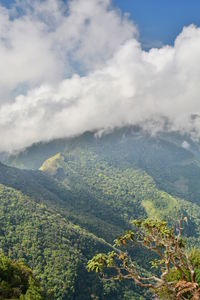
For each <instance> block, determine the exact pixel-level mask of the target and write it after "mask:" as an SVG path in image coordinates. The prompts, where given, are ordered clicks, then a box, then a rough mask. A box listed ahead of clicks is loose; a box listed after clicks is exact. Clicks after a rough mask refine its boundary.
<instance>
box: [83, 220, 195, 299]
mask: <svg viewBox="0 0 200 300" xmlns="http://www.w3.org/2000/svg"><path fill="white" fill-rule="evenodd" d="M186 221H187V219H186V218H185V219H179V220H178V225H177V227H176V230H177V231H178V233H177V234H175V232H174V229H170V228H168V226H167V223H166V222H165V221H158V220H151V219H145V220H134V221H132V225H133V230H130V231H128V232H126V233H125V234H124V235H122V236H120V237H118V238H117V239H116V240H115V241H114V251H112V252H109V253H107V254H102V253H100V254H97V255H96V256H94V257H93V258H92V259H91V260H90V261H89V262H88V270H89V271H95V272H100V273H101V274H102V275H103V276H104V277H105V278H109V279H113V280H122V279H130V280H133V281H134V282H135V283H136V284H137V285H139V286H141V287H144V288H148V289H150V290H151V292H152V293H154V294H155V295H157V297H159V299H165V300H166V299H180V300H181V299H193V300H197V299H200V285H199V284H200V250H197V249H195V250H193V252H192V253H190V254H188V253H187V251H186V249H185V243H184V241H183V239H182V237H181V233H182V231H183V229H184V225H185V222H186ZM128 243H133V244H134V245H139V246H142V247H144V248H146V249H148V250H149V251H151V252H153V253H155V257H156V259H155V260H153V261H151V264H152V267H153V268H154V269H158V270H157V271H155V272H154V274H153V275H151V276H144V275H143V272H141V271H140V270H141V268H138V265H137V264H136V263H135V262H134V261H133V260H132V259H131V257H130V256H129V255H128V253H127V251H122V250H120V249H122V248H121V247H124V246H127V244H128ZM107 269H111V270H112V271H111V272H110V274H111V275H108V274H107V272H106V270H107Z"/></svg>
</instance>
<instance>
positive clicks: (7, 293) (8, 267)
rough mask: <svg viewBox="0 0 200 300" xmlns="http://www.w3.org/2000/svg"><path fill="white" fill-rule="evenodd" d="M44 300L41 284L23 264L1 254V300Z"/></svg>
mask: <svg viewBox="0 0 200 300" xmlns="http://www.w3.org/2000/svg"><path fill="white" fill-rule="evenodd" d="M13 298H14V299H20V300H43V299H46V297H45V296H44V295H43V293H42V290H41V288H40V286H39V283H38V282H37V281H36V279H35V278H34V276H33V274H32V271H31V270H30V269H29V268H28V267H26V266H25V265H24V264H23V263H22V262H21V263H20V262H16V261H11V260H10V259H8V258H7V257H6V256H4V255H3V254H0V299H2V300H3V299H13Z"/></svg>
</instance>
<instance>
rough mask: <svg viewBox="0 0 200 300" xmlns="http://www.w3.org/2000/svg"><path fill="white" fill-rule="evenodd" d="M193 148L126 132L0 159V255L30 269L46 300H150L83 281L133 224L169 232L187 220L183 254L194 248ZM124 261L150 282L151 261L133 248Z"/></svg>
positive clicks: (123, 286) (197, 239)
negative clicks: (161, 224)
mask: <svg viewBox="0 0 200 300" xmlns="http://www.w3.org/2000/svg"><path fill="white" fill-rule="evenodd" d="M185 140H187V142H188V144H189V143H190V148H188V149H185V148H184V147H183V146H182V144H183V141H185ZM198 147H199V146H198V144H197V143H196V144H195V143H194V142H192V141H190V140H189V138H188V137H181V136H180V135H178V134H177V133H176V134H170V135H167V134H166V135H164V134H163V135H160V136H157V137H151V136H148V135H146V134H145V133H143V132H140V131H139V130H138V129H137V128H124V129H120V130H116V131H115V132H113V133H111V134H108V135H103V136H102V137H101V138H98V137H95V136H94V135H93V134H92V133H87V134H85V135H83V136H81V137H78V138H74V139H70V140H58V141H53V142H50V143H47V144H38V145H34V146H32V147H31V148H29V149H27V150H26V151H24V152H21V153H19V154H17V155H12V156H8V155H5V154H4V155H2V161H3V162H4V164H0V249H1V252H2V254H4V255H5V256H6V257H8V258H9V259H12V260H17V261H19V263H25V264H26V265H27V266H28V267H29V268H31V269H32V271H33V276H34V278H35V280H39V282H40V286H41V289H42V290H44V291H45V293H46V294H45V297H46V298H47V299H58V300H65V299H66V300H67V299H74V300H78V299H83V300H84V299H85V300H89V299H99V300H101V299H102V300H103V299H105V300H107V299H109V300H112V299H113V300H114V299H115V300H117V299H120V300H121V299H123V300H131V299H142V298H141V297H143V298H144V299H151V295H149V294H148V292H144V290H143V289H141V288H138V287H137V286H136V285H134V284H133V283H132V282H126V281H125V282H117V283H116V282H112V281H111V282H110V281H106V280H104V279H103V278H100V277H99V276H97V275H96V274H93V273H88V270H87V263H88V260H90V259H91V258H92V257H93V256H94V255H95V254H96V253H99V252H108V251H112V249H113V246H112V241H113V240H114V239H115V238H116V236H118V235H120V234H121V233H122V232H123V231H125V230H128V229H130V226H131V225H130V222H131V220H132V219H136V218H147V217H149V218H152V217H153V218H157V219H165V220H166V221H167V222H168V224H170V225H172V226H173V224H174V220H175V219H176V217H177V213H178V212H181V213H182V214H183V215H184V217H187V220H188V224H187V226H186V227H185V230H184V232H183V235H184V238H185V239H186V240H187V245H188V247H189V248H192V247H193V246H195V247H198V245H199V244H200V224H199V223H200V206H199V196H198V195H199V186H200V184H199V183H200V182H199V181H200V179H199V178H200V176H199V177H198V174H200V150H199V148H198ZM8 165H9V166H8ZM16 167H17V168H16ZM130 255H131V256H132V257H134V258H135V259H136V263H137V264H138V265H139V266H140V268H141V270H143V272H151V266H150V265H149V263H148V261H149V255H150V254H149V253H147V252H146V251H145V250H142V251H141V249H139V248H138V247H137V246H135V247H133V248H131V249H130Z"/></svg>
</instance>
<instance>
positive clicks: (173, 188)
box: [4, 127, 200, 203]
mask: <svg viewBox="0 0 200 300" xmlns="http://www.w3.org/2000/svg"><path fill="white" fill-rule="evenodd" d="M76 147H80V148H82V149H83V148H84V149H86V150H90V151H93V152H94V153H96V154H98V156H100V157H102V158H103V159H105V160H106V161H107V162H109V163H111V164H112V165H113V166H117V167H121V168H127V167H131V168H132V167H135V166H136V167H138V168H141V169H142V170H144V171H146V172H147V173H148V174H149V175H150V176H152V177H153V178H154V180H155V182H156V184H157V185H158V186H159V187H160V188H161V189H162V190H165V191H166V192H168V193H171V194H173V195H175V196H179V197H181V198H185V199H187V200H189V201H192V202H196V203H199V202H200V200H199V199H200V144H199V142H198V141H193V140H192V139H191V138H190V137H189V136H185V135H181V134H180V133H177V132H175V133H160V134H157V135H155V136H151V135H149V134H147V133H145V132H143V131H142V130H140V129H139V128H136V127H125V128H122V129H116V130H115V131H113V132H111V133H107V134H103V135H102V136H98V135H95V134H94V133H85V134H84V135H82V136H80V137H76V138H72V139H65V140H64V139H63V140H56V141H52V142H49V143H46V144H42V143H41V144H36V145H34V146H32V147H30V148H28V149H26V150H25V151H23V152H20V153H18V154H17V155H11V156H7V157H5V158H4V161H6V163H8V164H11V165H15V166H17V167H21V168H28V169H38V168H39V167H40V166H41V165H42V163H43V162H44V161H45V160H46V159H48V158H49V157H51V156H54V155H56V154H57V153H60V152H61V153H62V152H65V151H66V150H67V151H71V150H73V149H75V148H76Z"/></svg>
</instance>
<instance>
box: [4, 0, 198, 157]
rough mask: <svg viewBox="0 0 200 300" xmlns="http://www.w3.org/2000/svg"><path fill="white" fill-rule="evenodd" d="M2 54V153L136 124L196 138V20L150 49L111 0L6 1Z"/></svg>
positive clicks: (154, 130) (148, 128)
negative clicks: (10, 4) (170, 39)
mask: <svg viewBox="0 0 200 300" xmlns="http://www.w3.org/2000/svg"><path fill="white" fill-rule="evenodd" d="M0 58H1V59H0V70H1V72H0V151H14V150H20V149H23V148H25V147H27V146H29V145H31V144H32V143H36V142H40V141H48V140H51V139H54V138H61V137H70V136H73V135H78V134H81V133H83V132H85V131H88V130H97V131H101V130H108V129H112V128H115V127H120V126H124V125H135V124H139V125H141V126H143V127H144V128H145V129H147V130H151V131H152V132H156V131H159V130H179V131H181V132H185V133H189V134H191V135H192V136H195V137H200V84H199V83H200V67H199V65H200V29H199V28H197V27H195V26H194V25H191V26H189V27H185V28H183V31H182V32H181V33H180V34H179V36H178V37H177V38H176V40H175V42H174V45H173V46H164V47H162V48H159V49H156V48H155V49H150V50H149V51H148V52H147V51H144V50H142V47H141V45H140V43H139V42H138V30H137V28H136V26H135V25H134V24H133V23H132V22H131V21H130V20H129V19H128V16H127V15H123V14H122V13H121V12H120V11H119V10H117V9H116V8H114V7H113V6H112V3H111V2H110V1H109V0H84V1H82V0H72V1H69V2H68V3H67V4H65V3H64V2H62V1H59V0H43V1H29V0H27V1H25V0H23V1H17V2H16V5H15V6H13V7H12V9H7V8H5V7H0ZM166 120H167V124H166Z"/></svg>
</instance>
